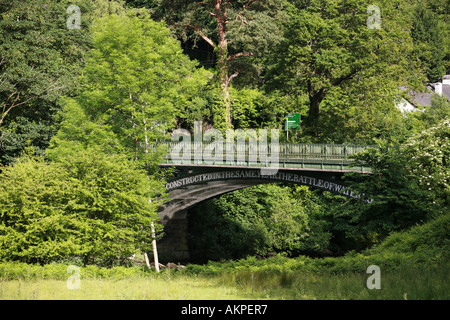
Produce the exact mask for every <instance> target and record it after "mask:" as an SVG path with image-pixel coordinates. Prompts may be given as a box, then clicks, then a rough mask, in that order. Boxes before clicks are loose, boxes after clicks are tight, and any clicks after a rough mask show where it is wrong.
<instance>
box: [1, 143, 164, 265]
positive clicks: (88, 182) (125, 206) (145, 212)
mask: <svg viewBox="0 0 450 320" xmlns="http://www.w3.org/2000/svg"><path fill="white" fill-rule="evenodd" d="M0 181H1V184H0V248H1V250H0V252H1V254H0V259H1V260H3V261H5V260H6V261H8V260H19V261H24V262H32V263H48V262H50V261H55V260H59V259H62V258H67V257H74V258H75V257H78V258H79V259H80V260H81V261H83V262H84V263H99V264H105V265H112V264H115V263H121V262H122V263H123V262H124V261H126V259H127V258H128V257H129V256H131V255H132V254H133V253H135V252H136V251H138V250H142V251H144V252H145V250H148V249H149V242H147V241H144V240H147V239H148V238H150V237H151V233H150V224H151V222H152V221H154V220H156V219H157V217H156V205H155V204H153V205H152V204H150V203H149V201H148V198H149V197H151V196H153V194H152V190H151V189H150V187H151V184H150V181H149V179H148V178H147V176H146V175H145V174H144V173H143V172H142V171H140V170H139V169H138V167H137V166H136V164H135V163H133V162H130V161H128V160H126V158H124V157H123V156H120V155H108V156H107V155H105V154H99V153H97V152H95V151H92V150H91V151H89V150H88V151H84V152H78V153H77V154H76V156H67V157H65V158H64V161H63V162H60V163H58V162H54V163H46V162H44V161H43V160H42V159H39V158H34V157H31V158H25V159H23V160H20V161H19V162H18V163H16V164H15V165H14V166H11V167H7V168H4V171H3V173H2V175H1V176H0Z"/></svg>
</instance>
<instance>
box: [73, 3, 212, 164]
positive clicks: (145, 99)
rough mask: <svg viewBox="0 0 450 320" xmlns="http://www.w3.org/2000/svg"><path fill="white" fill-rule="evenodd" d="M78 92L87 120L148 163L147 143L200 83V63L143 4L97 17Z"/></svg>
mask: <svg viewBox="0 0 450 320" xmlns="http://www.w3.org/2000/svg"><path fill="white" fill-rule="evenodd" d="M92 30H93V31H92V32H93V47H94V48H93V49H92V50H91V51H90V54H89V57H88V59H87V61H86V66H85V69H84V76H83V78H82V80H81V86H80V96H79V97H77V98H76V100H77V102H76V103H78V104H79V105H80V106H82V107H83V109H84V110H85V113H86V115H87V116H88V119H90V121H92V122H94V123H96V124H97V125H101V126H108V127H109V128H110V129H111V130H112V132H114V134H115V137H116V139H118V141H119V143H120V144H121V145H122V146H123V148H124V150H126V152H127V153H128V154H129V155H130V156H131V155H132V156H134V158H135V159H137V160H139V161H142V163H146V165H148V166H149V168H150V166H151V164H154V163H156V162H155V161H153V160H152V157H153V156H154V154H153V153H152V152H150V151H151V150H150V144H151V143H152V142H154V141H157V140H161V139H163V136H164V129H166V128H170V127H173V126H174V124H175V121H176V117H177V116H179V115H181V114H182V112H183V110H184V108H185V105H186V104H187V103H188V101H189V99H191V98H192V95H193V94H195V92H196V91H197V90H198V88H199V86H201V85H202V84H204V83H205V82H206V80H205V79H207V78H206V75H205V72H204V71H203V70H202V69H196V63H195V62H194V61H190V60H189V58H188V57H187V56H185V55H184V54H183V52H182V50H181V47H180V44H179V42H178V41H176V40H175V39H173V38H172V37H171V36H170V33H169V30H168V29H167V28H166V27H165V26H164V23H162V22H155V21H153V20H151V19H150V18H149V16H148V15H147V14H146V13H145V12H144V11H142V10H140V11H131V12H130V13H129V14H128V15H125V16H120V17H119V16H117V15H110V16H107V17H104V18H100V19H98V20H97V21H96V22H95V23H94V25H93V27H92Z"/></svg>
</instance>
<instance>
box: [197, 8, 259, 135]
mask: <svg viewBox="0 0 450 320" xmlns="http://www.w3.org/2000/svg"><path fill="white" fill-rule="evenodd" d="M256 1H258V0H250V1H249V2H248V3H247V4H245V5H244V6H243V7H242V10H245V9H246V8H247V7H248V6H250V5H251V4H252V3H253V2H256ZM229 3H230V0H214V13H213V12H210V13H209V14H210V15H211V16H213V17H214V18H215V19H216V22H217V30H218V32H219V43H218V45H216V44H215V43H214V42H213V41H212V40H211V39H210V38H209V37H208V36H206V35H205V34H204V33H203V32H202V30H201V29H200V28H198V27H196V26H195V25H193V26H191V28H193V29H194V30H195V31H196V32H197V33H198V34H199V35H200V37H202V38H203V40H205V41H206V42H207V43H209V44H210V45H211V46H212V47H213V48H214V50H215V52H216V55H217V56H218V57H217V58H218V59H217V60H218V61H219V62H218V69H219V70H218V71H219V83H220V87H221V94H222V96H223V102H224V108H225V115H224V119H223V120H224V122H225V123H224V125H223V127H224V129H227V128H231V127H232V125H231V102H230V91H229V88H230V82H231V80H233V78H235V77H237V76H238V75H239V72H235V73H233V74H232V75H231V76H229V75H228V71H229V65H230V62H231V61H232V60H234V59H236V58H238V57H242V56H253V55H254V54H253V53H252V52H240V53H237V54H233V55H231V56H229V55H228V42H227V31H228V29H227V24H228V13H227V11H228V6H229ZM219 127H222V126H219Z"/></svg>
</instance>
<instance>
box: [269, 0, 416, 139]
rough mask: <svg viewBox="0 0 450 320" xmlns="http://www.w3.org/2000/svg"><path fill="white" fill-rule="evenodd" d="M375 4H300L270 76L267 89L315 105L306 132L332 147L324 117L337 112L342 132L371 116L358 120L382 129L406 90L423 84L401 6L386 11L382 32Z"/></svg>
mask: <svg viewBox="0 0 450 320" xmlns="http://www.w3.org/2000/svg"><path fill="white" fill-rule="evenodd" d="M371 4H372V3H371V2H370V1H354V0H340V1H322V0H321V1H319V0H318V1H296V2H295V3H294V4H292V5H291V6H290V7H289V9H288V10H289V15H290V19H289V20H288V21H287V22H286V26H285V36H284V37H285V41H283V43H282V44H281V45H280V47H279V50H278V51H276V53H275V54H274V56H273V58H272V61H276V62H275V63H274V65H273V66H272V68H271V70H270V72H268V73H267V76H266V79H267V82H268V84H267V88H269V89H270V88H273V87H275V88H277V89H278V88H282V89H283V91H284V92H285V93H287V94H290V95H303V94H305V95H306V96H307V97H308V101H309V102H308V115H307V117H306V121H305V125H306V126H307V127H308V129H309V132H308V133H309V134H310V135H312V136H313V137H315V138H316V139H322V140H324V137H321V132H322V128H323V127H326V126H323V125H322V121H323V115H324V114H326V112H324V111H328V110H329V111H331V112H332V114H333V116H334V117H333V119H332V120H331V121H332V122H333V121H334V123H335V125H336V121H339V122H340V120H339V118H342V119H345V120H343V121H342V123H340V124H339V127H342V126H343V125H344V123H345V122H346V120H347V119H349V118H350V119H351V118H353V117H354V116H355V115H356V116H357V115H358V114H364V116H363V117H361V118H360V119H358V120H364V118H367V119H370V121H374V120H376V117H374V115H375V114H376V113H378V112H379V111H378V110H382V111H381V112H382V113H387V112H388V110H392V109H393V108H394V105H395V99H397V97H398V95H399V90H398V88H399V86H401V85H402V84H403V85H407V84H408V83H411V82H412V80H414V79H420V73H419V72H418V71H417V68H416V66H415V61H414V60H413V59H409V58H408V57H409V56H408V53H409V52H411V49H412V41H411V38H410V36H409V34H408V32H407V26H406V25H405V24H407V22H404V21H403V20H402V16H401V15H400V11H399V10H397V9H396V6H397V3H392V2H391V1H383V2H381V3H380V4H379V7H378V9H380V13H379V14H380V15H381V25H380V28H374V27H370V28H369V27H368V26H367V24H368V22H371V21H372V20H370V19H375V18H374V17H373V15H376V14H377V13H376V10H378V9H376V8H375V9H373V10H375V13H373V11H368V9H370V8H369V5H371ZM369 24H370V23H369ZM419 83H420V82H416V84H419ZM321 117H322V118H321ZM325 119H326V118H325ZM366 121H367V120H366ZM369 125H370V126H372V127H374V124H373V123H371V124H369ZM359 131H360V132H361V131H363V130H361V128H360V129H359Z"/></svg>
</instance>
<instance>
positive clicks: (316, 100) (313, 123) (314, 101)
mask: <svg viewBox="0 0 450 320" xmlns="http://www.w3.org/2000/svg"><path fill="white" fill-rule="evenodd" d="M325 93H326V89H325V88H320V89H319V90H314V88H313V86H312V84H311V82H310V81H309V82H308V97H309V112H308V118H307V126H308V127H309V129H310V131H311V133H312V134H313V135H314V136H317V134H318V129H319V116H320V103H321V102H322V100H323V99H324V98H325Z"/></svg>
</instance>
